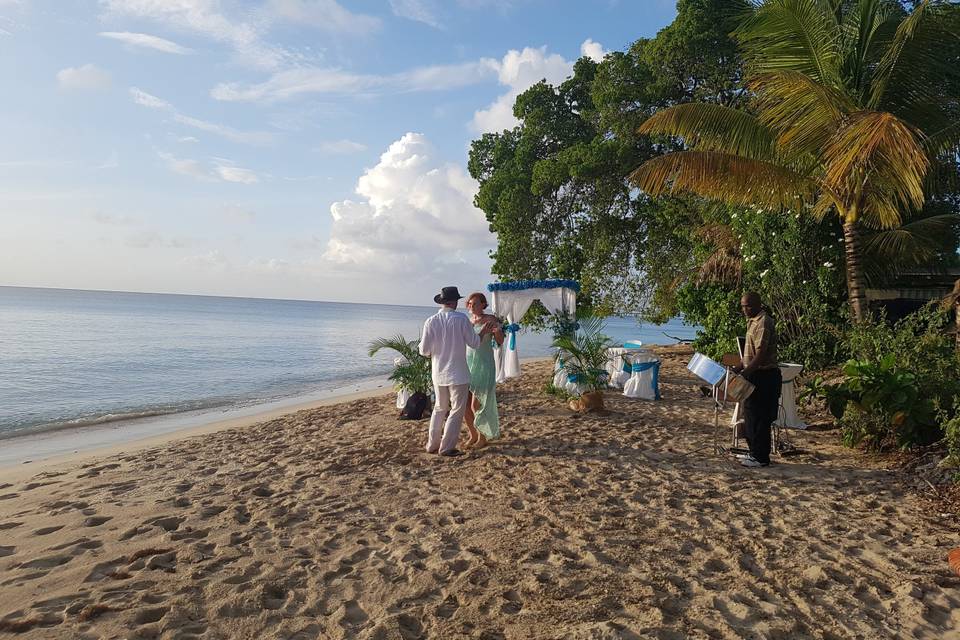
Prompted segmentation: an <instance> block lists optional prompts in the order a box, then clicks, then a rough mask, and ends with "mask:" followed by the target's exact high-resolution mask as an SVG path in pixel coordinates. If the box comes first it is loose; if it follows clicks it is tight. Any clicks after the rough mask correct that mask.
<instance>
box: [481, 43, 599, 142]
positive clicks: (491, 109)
mask: <svg viewBox="0 0 960 640" xmlns="http://www.w3.org/2000/svg"><path fill="white" fill-rule="evenodd" d="M594 44H595V43H594ZM597 46H599V45H597ZM495 64H496V69H497V78H498V79H499V81H500V84H502V85H504V86H506V87H508V91H507V92H506V93H504V94H503V95H501V96H500V97H499V98H497V99H496V100H495V101H494V102H493V104H491V105H489V106H488V107H486V108H485V109H480V110H479V111H477V112H476V113H474V115H473V120H472V121H471V123H470V125H471V129H473V130H474V131H475V132H477V133H488V132H496V131H502V130H503V129H511V128H513V127H515V126H516V125H517V119H516V118H514V117H513V103H514V102H515V101H516V99H517V96H519V95H520V94H521V93H523V92H524V91H526V90H527V89H529V88H530V87H531V86H533V85H534V84H536V83H537V82H540V81H541V80H546V81H547V82H549V83H550V84H559V83H560V82H563V80H565V79H566V78H567V77H569V76H570V74H571V73H572V71H573V62H570V61H568V60H565V59H564V58H563V56H561V55H559V54H556V53H554V54H547V48H546V47H545V46H544V47H540V48H538V49H534V48H531V47H525V48H524V49H523V51H517V50H515V49H511V50H510V51H508V52H507V54H506V55H505V56H503V59H502V60H501V61H499V62H497V63H495Z"/></svg>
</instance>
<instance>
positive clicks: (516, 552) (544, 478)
mask: <svg viewBox="0 0 960 640" xmlns="http://www.w3.org/2000/svg"><path fill="white" fill-rule="evenodd" d="M664 353H665V358H666V364H665V368H664V383H663V385H662V391H663V396H664V400H663V401H662V402H658V403H654V402H644V401H631V400H627V399H625V398H622V397H621V396H618V395H616V394H609V395H608V397H607V404H608V407H609V408H610V409H611V413H610V414H609V415H606V416H580V415H575V414H571V413H570V412H569V411H568V410H566V409H565V408H564V407H563V406H562V404H561V403H560V402H559V401H557V400H555V399H553V398H550V397H548V396H545V395H543V394H542V393H540V392H539V388H540V387H541V386H542V383H543V381H544V380H546V379H547V377H548V373H547V372H548V365H546V364H543V363H540V364H537V365H530V366H527V367H526V374H525V377H524V378H523V379H521V380H519V381H512V382H510V383H508V384H506V385H505V386H504V387H503V388H502V389H501V391H500V401H501V414H502V427H503V431H504V436H505V437H504V439H503V440H502V441H501V442H500V443H498V444H496V445H494V446H491V447H489V448H488V449H485V450H483V451H479V452H474V453H471V454H470V455H468V456H464V457H462V458H458V459H441V458H438V457H436V456H429V455H427V454H425V453H421V449H420V447H421V442H422V440H423V432H424V430H425V428H426V423H425V422H421V423H410V422H399V421H397V420H396V419H395V409H394V408H393V403H392V398H389V397H384V396H381V397H377V398H369V399H364V400H357V401H354V402H350V403H347V404H341V405H334V406H329V407H323V408H319V409H315V410H311V411H303V412H300V413H296V414H293V415H290V416H286V417H283V418H279V419H276V420H272V421H270V422H265V423H262V424H258V425H255V426H252V427H246V428H241V429H234V430H229V431H221V432H217V433H212V434H207V435H203V436H199V437H193V438H188V439H181V440H177V441H173V442H171V443H168V444H165V445H162V446H157V447H153V448H150V449H145V450H140V451H133V452H129V453H126V454H122V455H115V456H112V457H107V458H102V459H98V460H95V461H89V462H86V463H84V464H73V465H67V466H64V467H61V468H59V469H55V470H54V469H51V470H48V471H45V472H43V473H41V474H39V475H36V476H34V477H32V478H30V479H27V480H22V481H18V482H15V483H10V484H5V485H3V486H0V635H4V634H9V635H11V636H15V637H22V638H91V639H93V638H179V639H188V638H208V639H213V638H224V639H228V638H229V639H238V638H256V639H258V640H261V639H268V638H285V639H287V638H297V639H301V638H303V639H305V638H371V639H374V638H375V639H382V640H387V639H410V638H467V637H469V638H474V637H476V638H489V639H493V638H524V639H525V638H583V639H588V638H589V639H600V638H676V639H682V638H824V639H832V638H865V639H867V638H869V639H873V638H943V639H949V638H960V632H958V630H957V629H958V627H960V590H958V587H960V578H958V577H957V576H956V575H954V574H952V573H951V572H950V570H949V567H948V566H947V563H946V553H947V551H948V549H949V548H950V547H952V546H956V545H957V531H956V529H955V528H948V527H947V526H945V525H944V524H941V523H938V521H937V520H936V518H935V517H934V516H935V515H936V514H927V513H924V512H923V511H922V510H921V509H920V507H919V505H918V503H917V502H916V500H915V499H914V497H913V496H912V495H910V494H909V493H908V492H907V491H906V490H905V489H902V488H901V483H900V482H899V480H898V477H897V475H896V474H895V473H893V472H889V471H883V470H878V469H870V468H866V467H864V466H863V465H862V464H861V463H860V462H859V458H858V457H857V456H855V455H854V454H852V453H850V452H848V451H846V450H843V449H842V448H840V447H839V446H837V445H836V444H835V440H836V435H835V434H834V433H830V432H827V433H805V434H802V435H801V436H799V444H800V445H801V446H804V447H806V448H808V449H809V450H810V451H812V452H813V453H809V454H805V455H800V456H796V457H792V458H790V459H788V460H783V461H779V464H776V465H775V466H772V467H770V468H768V469H761V470H744V469H741V468H740V467H739V466H736V465H735V464H733V463H732V462H731V461H730V460H728V459H724V458H718V457H714V456H712V455H711V454H710V451H709V448H708V445H709V443H710V428H709V425H710V421H711V412H710V407H709V401H708V400H704V399H703V398H701V397H700V394H699V393H698V392H697V390H696V388H695V385H694V382H693V380H691V379H690V378H689V377H688V376H686V374H685V372H684V371H683V369H682V363H681V352H680V351H678V350H665V352H664Z"/></svg>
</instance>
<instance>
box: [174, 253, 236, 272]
mask: <svg viewBox="0 0 960 640" xmlns="http://www.w3.org/2000/svg"><path fill="white" fill-rule="evenodd" d="M181 263H182V264H184V265H186V266H188V267H191V268H201V269H212V270H214V271H226V270H227V269H228V268H229V267H230V261H229V260H228V259H227V257H226V256H225V255H223V253H222V252H221V251H220V250H219V249H213V250H211V251H208V252H206V253H202V254H199V255H194V256H187V257H186V258H183V260H181Z"/></svg>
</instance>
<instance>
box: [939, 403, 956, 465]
mask: <svg viewBox="0 0 960 640" xmlns="http://www.w3.org/2000/svg"><path fill="white" fill-rule="evenodd" d="M941 419H942V424H943V432H944V436H945V438H946V441H947V453H948V454H949V455H950V459H951V460H952V461H953V462H954V463H955V464H960V399H958V400H957V401H956V402H954V404H953V417H949V416H948V415H947V413H946V412H943V413H941Z"/></svg>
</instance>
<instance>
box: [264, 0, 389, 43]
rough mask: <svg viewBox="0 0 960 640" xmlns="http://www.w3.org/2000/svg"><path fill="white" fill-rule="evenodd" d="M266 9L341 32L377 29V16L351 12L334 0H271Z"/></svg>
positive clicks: (313, 25)
mask: <svg viewBox="0 0 960 640" xmlns="http://www.w3.org/2000/svg"><path fill="white" fill-rule="evenodd" d="M267 6H268V10H269V11H270V12H271V13H272V15H273V16H274V17H275V18H277V19H281V20H285V21H288V22H292V23H295V24H300V25H307V26H311V27H314V28H317V29H320V30H323V31H328V32H331V33H336V34H342V35H365V34H368V33H372V32H374V31H378V30H379V29H380V27H381V26H382V23H381V21H380V18H377V17H375V16H368V15H364V14H360V13H353V12H351V11H349V10H347V9H345V8H344V7H343V6H341V5H340V4H339V3H337V2H335V0H271V1H270V2H269V3H268V5H267Z"/></svg>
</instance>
